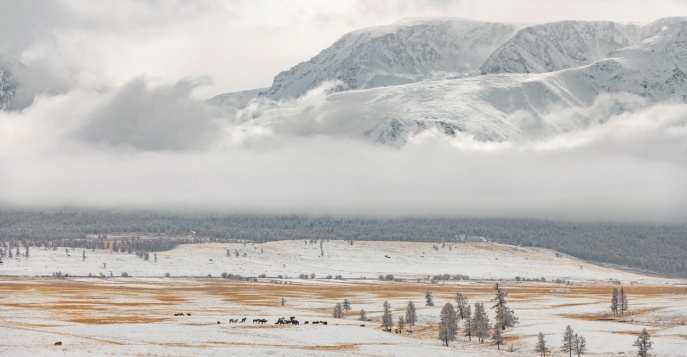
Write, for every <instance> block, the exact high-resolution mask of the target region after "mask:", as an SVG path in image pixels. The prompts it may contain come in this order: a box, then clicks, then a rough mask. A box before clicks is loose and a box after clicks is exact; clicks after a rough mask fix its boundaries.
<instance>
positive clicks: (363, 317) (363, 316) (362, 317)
mask: <svg viewBox="0 0 687 357" xmlns="http://www.w3.org/2000/svg"><path fill="white" fill-rule="evenodd" d="M359 319H360V321H367V313H366V312H365V309H360V317H359Z"/></svg>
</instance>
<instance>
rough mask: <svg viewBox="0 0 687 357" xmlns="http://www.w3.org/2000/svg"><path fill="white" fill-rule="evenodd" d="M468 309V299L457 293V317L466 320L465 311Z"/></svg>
mask: <svg viewBox="0 0 687 357" xmlns="http://www.w3.org/2000/svg"><path fill="white" fill-rule="evenodd" d="M467 308H468V299H467V298H466V297H465V296H463V294H461V293H456V315H457V316H458V318H459V319H461V320H462V319H464V318H465V309H467Z"/></svg>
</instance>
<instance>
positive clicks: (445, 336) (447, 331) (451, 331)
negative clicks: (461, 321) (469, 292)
mask: <svg viewBox="0 0 687 357" xmlns="http://www.w3.org/2000/svg"><path fill="white" fill-rule="evenodd" d="M440 316H441V322H440V323H439V339H440V340H442V341H444V343H445V344H446V346H448V342H449V341H453V340H455V339H456V332H458V322H457V321H456V311H455V310H454V309H453V305H452V304H451V303H450V302H447V303H446V305H444V307H443V308H442V309H441V315H440Z"/></svg>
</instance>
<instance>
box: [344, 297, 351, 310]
mask: <svg viewBox="0 0 687 357" xmlns="http://www.w3.org/2000/svg"><path fill="white" fill-rule="evenodd" d="M343 309H344V311H351V310H352V308H351V303H350V302H348V299H344V301H343Z"/></svg>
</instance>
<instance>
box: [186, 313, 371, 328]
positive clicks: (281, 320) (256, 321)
mask: <svg viewBox="0 0 687 357" xmlns="http://www.w3.org/2000/svg"><path fill="white" fill-rule="evenodd" d="M174 316H191V314H189V313H183V312H179V313H175V314H174ZM246 320H247V318H246V317H244V318H242V319H238V318H236V319H229V323H230V324H242V323H245V322H246ZM253 323H254V324H263V325H264V324H266V323H267V319H253ZM217 324H218V325H219V324H220V322H219V321H217ZM274 324H275V325H300V322H299V321H298V320H296V317H295V316H291V317H289V319H288V320H287V319H286V317H280V318H279V319H277V322H275V323H274ZM303 324H304V325H309V324H310V321H305V323H303ZM312 324H313V325H319V324H321V325H326V324H327V321H313V322H312ZM361 326H364V325H361Z"/></svg>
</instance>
